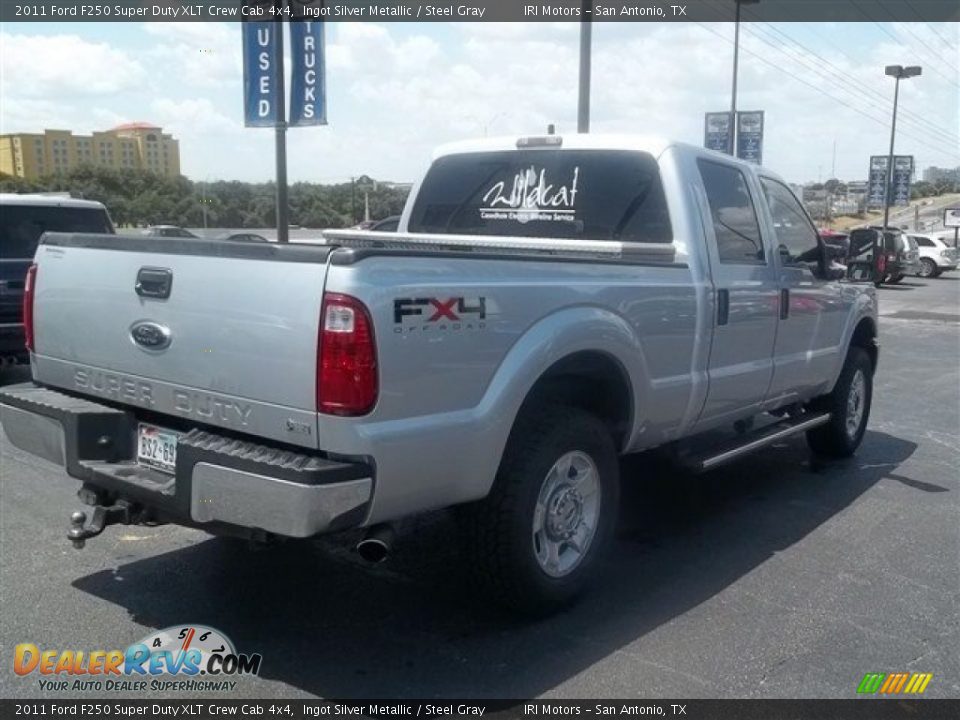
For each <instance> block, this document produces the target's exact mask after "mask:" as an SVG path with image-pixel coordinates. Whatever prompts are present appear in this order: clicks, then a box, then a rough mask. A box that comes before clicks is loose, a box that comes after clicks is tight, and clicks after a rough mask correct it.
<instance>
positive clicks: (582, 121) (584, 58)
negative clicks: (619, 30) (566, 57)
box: [577, 0, 593, 133]
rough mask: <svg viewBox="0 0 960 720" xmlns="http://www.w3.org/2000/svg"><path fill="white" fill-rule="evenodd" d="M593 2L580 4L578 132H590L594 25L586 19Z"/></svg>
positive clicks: (587, 0)
mask: <svg viewBox="0 0 960 720" xmlns="http://www.w3.org/2000/svg"><path fill="white" fill-rule="evenodd" d="M592 7H593V2H592V0H582V2H581V3H580V17H581V18H584V19H582V20H581V21H580V82H579V94H578V97H577V132H578V133H588V132H590V40H591V35H592V32H593V23H592V22H591V21H590V20H587V19H586V18H588V17H592V13H591V14H590V15H588V14H587V10H588V9H592Z"/></svg>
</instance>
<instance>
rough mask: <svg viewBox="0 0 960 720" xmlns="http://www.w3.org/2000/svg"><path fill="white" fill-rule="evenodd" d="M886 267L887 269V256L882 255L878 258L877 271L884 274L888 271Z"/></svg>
mask: <svg viewBox="0 0 960 720" xmlns="http://www.w3.org/2000/svg"><path fill="white" fill-rule="evenodd" d="M886 269H887V256H886V255H880V257H878V258H877V272H879V273H881V274H882V273H884V272H886Z"/></svg>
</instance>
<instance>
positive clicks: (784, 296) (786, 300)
mask: <svg viewBox="0 0 960 720" xmlns="http://www.w3.org/2000/svg"><path fill="white" fill-rule="evenodd" d="M788 317H790V290H788V289H787V288H783V289H782V290H780V319H781V320H786V319H787V318H788Z"/></svg>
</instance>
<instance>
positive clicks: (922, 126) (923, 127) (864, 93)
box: [751, 23, 957, 148]
mask: <svg viewBox="0 0 960 720" xmlns="http://www.w3.org/2000/svg"><path fill="white" fill-rule="evenodd" d="M760 24H761V25H766V26H768V27H769V29H770V31H772V32H775V33H776V34H777V35H780V36H782V37H784V38H785V39H787V40H788V41H790V42H792V43H793V44H794V45H796V46H798V47H799V48H800V49H801V50H802V51H804V52H807V53H809V54H811V55H813V56H814V57H816V58H817V59H819V60H820V61H821V62H823V63H824V64H826V65H829V66H830V67H831V68H833V69H834V70H836V71H837V74H836V75H835V76H834V75H832V74H830V73H828V72H826V71H824V70H823V68H820V67H817V66H816V65H815V64H813V65H811V64H809V63H808V62H807V58H804V57H802V56H800V55H799V54H798V55H797V58H796V59H797V60H798V61H800V62H802V63H803V64H804V67H806V68H808V69H810V70H811V71H812V72H815V73H817V74H819V75H821V76H822V77H824V78H825V79H827V80H831V81H833V82H838V83H840V84H842V85H844V86H845V87H846V89H847V91H848V92H851V93H855V94H857V95H859V96H861V97H862V98H864V99H865V100H866V101H867V102H870V103H876V102H878V101H879V102H883V103H887V102H888V98H886V97H885V96H884V95H882V94H880V93H879V92H877V91H868V90H866V89H864V88H862V87H861V86H860V85H859V84H857V83H856V82H855V81H854V80H851V79H850V78H849V77H848V76H847V74H846V73H845V72H844V71H843V70H841V69H840V68H838V67H837V66H836V65H834V64H833V63H831V62H830V61H829V60H827V59H826V58H824V57H822V56H821V55H819V54H818V53H816V52H814V51H813V50H810V49H809V48H807V47H806V46H804V45H803V44H802V43H800V42H798V41H796V40H794V39H793V38H791V37H790V36H789V35H786V34H785V33H783V32H781V31H780V30H777V28H775V27H773V26H772V25H770V24H769V23H760ZM751 34H752V35H753V36H754V37H755V38H756V39H758V40H760V41H761V42H764V43H766V44H767V45H770V46H771V47H773V48H774V49H775V50H777V51H778V52H782V53H783V54H785V55H787V53H786V51H785V50H783V49H781V48H779V47H777V46H776V45H773V43H771V42H769V41H767V40H766V39H765V37H771V36H770V35H766V36H761V35H760V34H758V33H757V29H756V28H755V27H751ZM791 49H792V48H791ZM794 52H798V51H796V50H794ZM787 57H792V56H790V55H787ZM811 62H812V61H811ZM900 115H901V120H902V121H903V122H909V123H911V124H912V125H915V126H917V127H916V129H917V130H918V131H923V132H928V133H929V132H932V133H935V134H937V135H939V136H940V137H938V138H936V141H937V142H946V143H949V144H950V146H951V148H953V147H955V146H956V144H957V136H956V135H955V134H954V133H951V132H950V131H948V130H945V129H943V128H941V127H939V126H938V125H935V124H934V123H932V122H930V121H929V120H927V119H926V118H924V117H922V116H920V115H919V114H917V113H914V112H912V111H909V110H907V109H904V110H903V111H902V112H901V113H900Z"/></svg>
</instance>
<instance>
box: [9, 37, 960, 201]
mask: <svg viewBox="0 0 960 720" xmlns="http://www.w3.org/2000/svg"><path fill="white" fill-rule="evenodd" d="M326 33H327V35H326V38H327V57H326V66H327V72H326V77H327V100H328V118H329V125H327V126H324V127H307V128H291V129H290V131H289V132H288V156H289V170H288V176H289V180H290V181H291V182H296V181H310V182H343V181H346V180H347V179H349V178H350V177H352V176H358V175H362V174H367V175H370V176H372V177H375V178H377V179H379V180H388V181H395V182H409V181H412V180H414V179H416V177H417V176H418V175H419V174H420V173H421V172H422V171H423V170H424V169H425V168H426V166H427V165H428V164H429V161H430V156H431V152H432V149H433V148H434V147H435V146H437V145H439V144H441V143H444V142H448V141H452V140H460V139H464V138H471V137H480V136H484V135H490V136H494V135H512V136H519V135H529V134H542V133H543V132H544V131H545V130H546V127H547V125H548V124H549V123H554V124H555V125H556V126H557V131H558V132H559V133H560V134H563V133H565V132H575V130H576V116H577V67H578V52H579V26H578V23H575V22H573V23H570V22H566V23H506V24H495V23H422V24H417V23H383V24H377V23H342V22H332V23H328V24H327V28H326ZM732 38H733V26H732V24H729V23H705V24H698V23H663V24H657V23H607V22H604V23H595V24H594V26H593V75H592V83H593V88H592V106H591V117H592V123H591V131H592V132H618V133H620V132H627V133H632V132H636V133H640V134H653V135H661V136H666V137H669V138H672V139H676V140H682V141H685V142H690V143H694V144H698V145H699V144H702V142H703V114H704V112H707V111H723V110H727V109H729V105H730V90H731V87H730V86H731V68H732V61H733V44H732ZM957 47H960V25H958V24H938V23H873V22H872V23H772V24H771V23H761V22H751V23H744V24H742V25H741V58H740V74H739V92H738V101H737V105H738V108H739V109H741V110H764V111H765V125H766V128H765V130H766V137H765V141H764V165H766V166H768V167H770V168H771V169H773V170H775V171H777V172H779V173H780V174H781V175H783V176H784V177H786V178H787V179H788V180H790V181H791V182H808V181H818V180H820V181H823V180H826V179H828V178H829V177H831V176H836V177H839V178H841V179H844V180H865V179H866V174H867V166H868V159H869V156H870V155H871V154H886V153H887V150H888V144H889V133H890V111H891V107H892V98H893V85H894V82H893V80H892V79H891V78H888V77H885V76H884V73H883V68H884V66H885V65H888V64H894V63H896V64H902V65H921V66H923V68H924V71H923V75H922V76H921V77H919V78H912V79H909V80H906V81H903V82H901V89H900V109H901V112H900V116H899V118H898V135H897V148H896V149H897V153H898V154H913V155H914V156H915V158H916V164H917V167H918V169H922V168H924V167H927V166H930V165H936V166H939V167H955V166H958V165H960V140H958V137H960V77H958V65H960V54H958V52H957ZM288 67H289V63H288ZM242 80H243V63H242V54H241V37H240V25H239V24H238V23H224V24H217V23H210V22H204V23H185V22H178V23H160V22H151V23H142V24H136V23H42V24H31V23H8V24H7V25H6V26H5V28H4V29H3V31H2V32H0V100H2V102H0V132H3V133H10V132H37V131H40V130H43V129H46V128H55V129H70V130H73V131H74V132H76V133H89V132H91V131H93V130H104V129H109V128H111V127H113V126H115V125H118V124H120V123H123V122H130V121H147V122H151V123H155V124H157V125H160V126H161V127H163V129H164V131H165V132H169V133H172V134H173V136H174V137H176V138H178V139H179V140H180V154H181V166H182V167H181V169H182V172H183V173H184V174H185V175H187V176H188V177H190V178H191V179H193V180H216V179H228V180H246V181H264V180H270V179H272V178H273V173H274V137H273V133H272V132H271V131H270V130H269V129H262V128H245V127H244V125H243V89H242V88H243V85H242ZM287 87H288V88H289V81H288V85H287ZM834 148H835V152H834Z"/></svg>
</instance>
